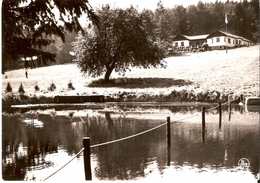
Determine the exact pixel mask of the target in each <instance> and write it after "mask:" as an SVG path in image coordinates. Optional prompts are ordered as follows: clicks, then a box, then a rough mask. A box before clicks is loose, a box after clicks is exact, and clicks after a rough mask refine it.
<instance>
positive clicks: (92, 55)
mask: <svg viewBox="0 0 260 183" xmlns="http://www.w3.org/2000/svg"><path fill="white" fill-rule="evenodd" d="M96 14H97V16H98V17H99V18H100V26H99V28H96V26H92V28H91V29H90V32H89V33H88V35H86V36H80V37H79V38H78V40H79V41H76V42H75V47H74V48H75V52H76V61H78V66H79V68H80V69H81V72H83V73H86V74H87V75H90V76H94V77H95V76H100V75H102V74H103V73H105V78H104V79H105V81H106V82H107V81H109V77H110V75H111V73H112V71H113V70H115V71H116V72H119V73H124V72H125V71H126V70H127V69H130V68H131V67H144V68H150V67H158V66H163V58H164V54H165V51H164V49H162V47H160V45H159V44H154V43H153V41H152V40H151V39H149V36H148V34H147V32H146V31H145V28H144V27H145V25H144V24H145V22H144V21H143V20H144V19H143V18H142V15H141V14H140V13H138V11H137V10H136V9H135V8H133V7H130V8H128V9H125V10H124V9H120V8H116V9H112V8H111V7H110V6H109V5H106V6H102V7H101V9H99V10H97V11H96Z"/></svg>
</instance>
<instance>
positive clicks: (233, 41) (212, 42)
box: [207, 30, 253, 50]
mask: <svg viewBox="0 0 260 183" xmlns="http://www.w3.org/2000/svg"><path fill="white" fill-rule="evenodd" d="M207 44H208V46H209V48H210V49H211V50H214V49H225V48H226V47H228V48H233V47H235V46H250V45H253V42H252V41H250V40H248V39H245V38H243V37H241V36H237V35H235V34H230V33H227V32H223V31H220V30H218V31H216V32H213V33H211V34H210V35H209V36H207Z"/></svg>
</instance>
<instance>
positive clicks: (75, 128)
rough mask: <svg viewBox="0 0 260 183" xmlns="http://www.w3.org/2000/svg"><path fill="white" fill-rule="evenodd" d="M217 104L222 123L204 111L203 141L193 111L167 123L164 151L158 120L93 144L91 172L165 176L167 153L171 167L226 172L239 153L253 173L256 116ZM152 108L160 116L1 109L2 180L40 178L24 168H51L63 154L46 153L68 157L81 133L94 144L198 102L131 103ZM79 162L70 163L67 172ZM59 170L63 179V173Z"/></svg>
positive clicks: (115, 177)
mask: <svg viewBox="0 0 260 183" xmlns="http://www.w3.org/2000/svg"><path fill="white" fill-rule="evenodd" d="M223 108H224V109H223V123H222V127H221V129H219V124H218V111H217V110H214V111H211V112H207V113H206V127H205V139H204V141H205V142H204V143H203V139H202V128H201V116H197V117H194V118H191V119H189V120H185V121H180V122H175V123H172V124H171V151H170V153H169V151H167V144H166V129H165V126H163V127H161V128H158V129H157V130H154V131H152V132H149V133H146V134H143V135H141V136H137V137H135V138H131V139H128V140H125V141H121V142H117V143H113V144H109V145H105V146H100V147H95V148H92V149H91V153H92V157H93V158H92V161H94V162H95V163H94V166H92V169H93V170H92V171H93V176H94V177H95V178H97V179H98V180H139V179H140V178H145V177H147V176H148V175H150V174H154V172H155V171H157V174H158V176H165V175H166V173H165V172H168V171H172V172H174V171H175V170H173V169H172V168H167V167H166V165H167V163H168V160H169V157H170V160H171V162H170V164H171V167H174V168H175V169H176V168H177V169H182V168H184V167H187V166H189V167H191V168H192V169H194V170H195V169H196V171H197V172H198V173H201V172H203V171H208V172H209V171H210V170H213V169H214V170H216V172H221V171H222V170H223V169H225V170H230V171H231V170H232V169H234V168H236V167H237V162H238V161H239V159H240V158H247V159H249V161H250V164H251V167H250V172H251V175H254V176H255V178H256V176H257V174H258V173H259V169H258V162H259V155H258V154H259V147H258V144H259V131H258V129H259V124H258V122H259V114H258V113H247V112H242V113H241V107H240V106H232V112H231V114H232V118H231V121H230V122H229V120H228V119H229V110H228V108H227V107H226V108H225V107H223ZM154 109H156V110H158V111H159V113H158V114H157V113H156V114H155V115H156V116H157V117H158V116H160V115H162V116H164V117H163V118H162V119H157V118H154V117H153V115H152V114H150V113H149V114H139V113H138V114H136V111H137V108H132V109H131V110H129V109H125V108H123V107H122V108H121V109H120V110H121V112H120V113H118V114H117V113H116V112H113V113H111V112H108V111H103V112H102V111H84V110H83V111H82V110H80V111H77V110H75V111H63V112H62V113H61V114H59V113H58V111H53V110H52V111H48V112H46V111H37V112H36V111H31V112H28V113H24V114H21V113H17V114H3V115H2V119H3V122H2V127H3V133H2V150H3V151H2V164H3V172H2V174H3V179H4V180H34V179H36V180H38V179H40V180H41V179H42V177H37V176H32V177H28V176H29V175H28V172H31V171H34V172H37V171H39V170H41V171H44V170H45V169H46V170H47V168H48V169H50V170H52V169H51V168H52V167H55V166H58V165H57V164H59V165H62V164H63V163H66V161H65V160H64V159H63V162H62V163H60V162H58V160H57V159H58V157H57V158H49V155H52V154H56V155H57V156H59V154H60V151H59V149H62V150H63V151H64V152H66V154H67V155H68V156H72V155H74V154H75V153H77V152H78V151H79V150H81V149H82V139H83V137H86V136H88V137H90V139H91V144H92V145H93V144H99V143H103V142H107V141H111V140H114V139H119V138H122V137H126V136H129V135H133V134H136V133H139V132H142V131H144V130H147V129H150V128H152V127H155V126H158V125H159V124H162V123H163V122H164V121H165V120H163V119H166V116H167V115H170V116H171V118H172V119H178V118H179V117H180V116H182V117H183V116H185V115H189V114H191V113H194V112H197V111H200V110H201V108H200V107H199V106H198V107H186V106H185V107H170V108H166V107H160V108H153V109H149V108H142V109H140V108H138V111H143V112H145V111H149V110H150V111H152V110H154ZM129 111H132V112H133V113H134V114H135V115H131V114H130V113H129ZM127 112H128V113H127ZM79 114H80V115H79ZM159 114H160V115H159ZM149 116H150V117H149ZM30 120H31V121H30ZM41 125H42V126H41ZM79 158H82V156H80V157H79ZM80 162H82V161H81V160H80ZM79 167H80V168H81V166H75V167H73V171H76V170H77V169H78V168H79ZM232 171H233V170H232ZM232 171H231V172H230V173H232ZM236 171H239V170H236ZM60 175H62V176H61V177H63V176H64V177H66V176H65V175H64V174H63V173H62V172H61V174H60ZM55 176H56V175H55ZM57 176H58V175H57ZM183 176H187V175H185V174H183ZM82 177H84V175H82ZM65 180H66V179H65Z"/></svg>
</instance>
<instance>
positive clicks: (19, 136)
mask: <svg viewBox="0 0 260 183" xmlns="http://www.w3.org/2000/svg"><path fill="white" fill-rule="evenodd" d="M32 118H33V117H32ZM22 120H23V118H21V116H20V115H12V116H9V117H8V116H3V120H2V125H3V129H4V130H3V131H2V132H3V133H2V138H3V139H2V142H3V144H2V150H3V151H2V164H3V172H2V174H3V179H4V180H24V178H25V174H26V170H27V169H30V167H34V168H37V167H39V166H43V167H44V166H49V165H50V164H49V162H45V160H44V157H45V154H46V153H47V152H48V153H51V152H57V144H54V143H53V142H54V141H52V140H51V139H49V134H48V133H49V132H48V131H47V129H48V127H47V126H46V125H45V127H46V128H47V129H46V128H44V129H45V131H44V129H42V128H35V127H33V126H31V125H29V126H27V125H26V124H23V123H21V121H22Z"/></svg>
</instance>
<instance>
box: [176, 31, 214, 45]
mask: <svg viewBox="0 0 260 183" xmlns="http://www.w3.org/2000/svg"><path fill="white" fill-rule="evenodd" d="M207 36H209V34H205V35H197V36H187V35H183V34H178V35H177V36H175V37H174V38H173V39H172V46H173V47H175V48H177V47H190V46H192V47H201V46H202V44H203V43H204V42H206V40H207V39H206V38H207Z"/></svg>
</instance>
